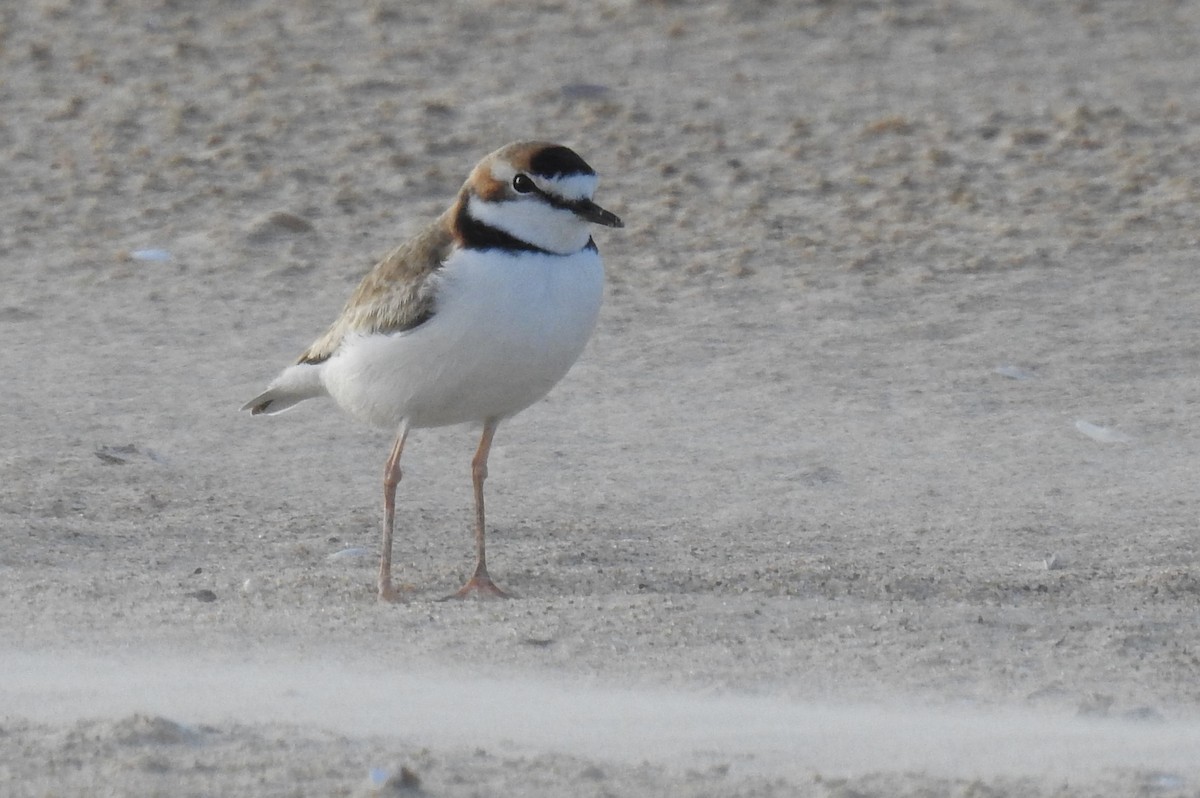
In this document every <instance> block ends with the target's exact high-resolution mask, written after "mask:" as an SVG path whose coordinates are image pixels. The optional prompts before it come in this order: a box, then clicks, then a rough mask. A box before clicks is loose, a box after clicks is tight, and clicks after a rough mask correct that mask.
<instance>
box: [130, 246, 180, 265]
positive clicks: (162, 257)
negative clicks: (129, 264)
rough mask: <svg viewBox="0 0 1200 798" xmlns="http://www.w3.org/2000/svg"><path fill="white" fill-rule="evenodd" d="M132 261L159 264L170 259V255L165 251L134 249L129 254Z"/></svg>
mask: <svg viewBox="0 0 1200 798" xmlns="http://www.w3.org/2000/svg"><path fill="white" fill-rule="evenodd" d="M129 257H131V258H133V259H134V260H142V261H151V262H157V263H161V262H163V261H168V260H170V259H171V253H170V252H169V251H167V250H165V249H135V250H133V251H132V252H130V253H129Z"/></svg>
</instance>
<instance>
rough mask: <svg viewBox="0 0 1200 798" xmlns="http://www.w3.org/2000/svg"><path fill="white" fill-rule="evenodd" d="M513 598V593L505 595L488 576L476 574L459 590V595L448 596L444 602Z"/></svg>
mask: <svg viewBox="0 0 1200 798" xmlns="http://www.w3.org/2000/svg"><path fill="white" fill-rule="evenodd" d="M512 597H513V596H512V594H511V593H505V592H504V591H503V590H501V589H500V588H498V587H497V586H496V583H495V582H493V581H492V578H491V577H490V576H488V575H487V574H482V575H479V574H476V575H475V576H472V577H471V578H470V579H468V580H467V583H466V584H465V585H463V586H462V587H461V588H459V590H458V592H457V593H454V594H452V595H449V596H446V598H444V599H442V601H450V600H451V599H465V598H481V599H507V598H512Z"/></svg>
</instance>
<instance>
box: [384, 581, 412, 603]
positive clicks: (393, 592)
mask: <svg viewBox="0 0 1200 798" xmlns="http://www.w3.org/2000/svg"><path fill="white" fill-rule="evenodd" d="M415 589H416V588H414V587H413V586H412V585H393V584H392V583H391V581H390V580H389V581H387V582H381V583H380V585H379V600H380V601H385V602H387V603H389V604H406V603H407V602H408V596H409V594H411V593H412V592H413V591H414V590H415Z"/></svg>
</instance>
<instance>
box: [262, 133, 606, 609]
mask: <svg viewBox="0 0 1200 798" xmlns="http://www.w3.org/2000/svg"><path fill="white" fill-rule="evenodd" d="M597 180H598V178H597V175H596V172H595V170H594V169H592V167H591V166H589V165H588V163H587V162H586V161H585V160H584V159H583V158H581V157H580V156H579V155H578V154H577V153H576V152H575V151H574V150H572V149H570V148H569V147H566V146H564V145H561V144H556V143H552V142H546V141H517V142H513V143H511V144H508V145H505V146H503V147H501V148H500V149H498V150H496V151H494V152H492V153H490V154H489V155H487V156H486V157H484V158H483V160H481V161H480V162H479V163H478V164H477V165H476V166H475V167H474V169H472V170H471V172H470V174H469V175H468V177H467V179H466V182H465V183H464V184H463V185H462V188H461V189H460V190H459V192H458V194H457V195H456V197H455V199H454V201H453V202H452V203H451V204H450V207H449V208H448V209H447V210H446V211H445V212H443V213H442V214H441V215H440V216H438V218H437V219H436V220H434V221H433V222H431V223H429V224H428V225H427V226H426V227H424V228H423V229H422V230H420V231H419V232H418V233H416V235H414V236H412V237H411V238H410V239H408V240H407V241H405V242H404V243H402V244H401V245H400V246H398V247H397V248H395V249H394V250H392V251H391V252H390V253H389V254H388V255H386V256H385V257H384V258H383V259H382V260H380V261H379V262H378V263H377V264H376V265H375V266H374V268H372V269H371V271H370V272H368V273H367V274H366V276H365V277H363V279H362V281H361V282H360V283H359V284H358V287H357V288H356V289H355V290H354V292H353V293H352V294H351V296H350V298H349V300H347V302H346V304H345V306H344V308H343V309H342V312H341V314H340V315H339V316H338V317H337V319H336V320H335V321H334V322H333V324H332V325H330V327H329V328H328V329H327V330H326V331H325V333H324V334H323V335H321V336H320V337H319V338H317V339H316V341H314V342H313V344H312V345H311V346H309V347H308V349H306V350H304V352H303V353H302V354H301V355H300V357H299V359H298V360H297V361H296V363H295V364H293V365H291V366H288V367H287V368H285V369H283V371H282V372H280V373H279V375H278V376H277V377H276V378H275V379H274V380H273V381H272V382H271V383H270V384H269V385H268V386H267V389H266V390H265V391H263V392H262V393H260V394H259V395H258V396H256V397H254V398H253V399H251V400H250V401H249V402H247V403H246V404H245V405H244V406H243V407H242V410H248V411H250V412H251V413H252V414H254V415H260V414H262V415H275V414H277V413H281V412H283V411H285V410H288V409H290V408H292V407H293V406H294V405H296V404H298V403H299V402H303V401H305V400H307V399H313V398H317V397H329V398H331V399H332V400H333V402H334V403H335V404H336V405H337V406H338V407H339V408H341V409H342V410H343V411H345V412H346V413H348V414H349V415H350V416H352V417H354V418H355V419H357V420H359V421H363V422H366V423H368V424H371V425H374V426H377V427H382V428H384V429H389V430H394V431H395V436H396V437H395V442H394V444H393V445H392V449H391V453H390V454H389V456H388V458H387V461H386V463H385V465H384V478H383V541H382V548H381V552H380V562H379V576H378V581H377V588H378V598H379V599H380V600H381V601H402V600H404V596H403V594H402V592H401V591H400V590H399V589H398V588H397V587H396V586H395V585H394V584H393V582H392V541H393V537H394V532H395V512H396V489H397V486H398V485H399V483H400V480H401V476H402V473H401V469H400V457H401V455H402V454H403V452H404V446H405V443H406V441H407V440H408V436H409V433H410V432H411V431H412V430H414V429H422V428H429V427H442V426H450V425H457V424H481V425H482V434H481V435H480V438H479V445H478V446H477V447H476V449H475V454H474V457H473V458H472V459H471V482H472V488H473V493H474V511H475V512H474V542H475V570H474V572H473V574H472V575H471V577H470V578H469V579H468V580H467V582H466V583H465V584H464V585H463V587H462V588H461V589H460V590H458V591H457V592H456V593H454V594H452V595H451V596H447V598H468V597H478V598H509V597H511V594H509V593H507V592H506V591H504V590H502V589H501V588H500V587H499V586H498V585H496V583H495V582H494V581H493V580H492V577H491V575H490V574H489V572H488V567H487V558H486V546H485V525H484V524H485V517H484V501H483V485H484V480H486V479H487V475H488V467H487V463H488V453H489V451H490V449H491V446H492V440H493V437H494V436H495V434H496V430H497V428H498V426H499V425H500V423H501V422H503V421H505V420H506V419H509V418H511V417H512V416H514V415H516V414H517V413H519V412H521V411H522V410H524V409H525V408H527V407H529V406H530V405H532V404H533V403H534V402H537V401H538V400H540V399H541V398H542V397H544V396H545V395H546V394H547V393H549V391H550V389H551V388H553V387H554V386H555V384H557V383H558V381H559V380H560V379H562V377H563V376H564V375H565V374H566V373H567V371H568V370H569V369H570V368H571V366H572V365H573V364H574V363H575V361H576V360H577V359H578V358H579V355H580V354H581V353H582V352H583V349H584V346H585V345H586V344H587V342H588V339H589V338H590V337H591V334H592V331H593V330H594V328H595V326H596V321H597V318H598V316H599V312H600V306H601V301H602V299H603V294H604V266H603V263H602V261H601V259H600V254H599V250H598V249H597V247H596V243H595V241H594V240H593V238H592V234H591V233H592V230H593V225H601V226H604V227H611V228H619V227H623V226H624V224H623V223H622V221H621V219H620V218H619V217H618V216H617V215H616V214H614V213H612V212H610V211H607V210H605V209H604V208H602V207H600V206H599V205H598V204H596V202H594V201H593V199H592V197H593V195H594V193H595V191H596V187H597Z"/></svg>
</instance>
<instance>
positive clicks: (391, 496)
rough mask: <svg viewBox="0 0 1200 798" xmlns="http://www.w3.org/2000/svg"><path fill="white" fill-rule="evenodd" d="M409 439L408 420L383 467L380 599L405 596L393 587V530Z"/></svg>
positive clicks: (398, 598) (393, 599)
mask: <svg viewBox="0 0 1200 798" xmlns="http://www.w3.org/2000/svg"><path fill="white" fill-rule="evenodd" d="M407 439H408V421H407V420H405V421H403V422H402V423H401V424H400V432H399V433H397V435H396V443H395V445H394V446H392V453H391V455H390V456H389V457H388V460H387V465H386V466H384V469H383V552H382V553H381V554H380V556H379V600H380V601H401V600H402V599H403V596H402V595H401V594H400V592H399V591H398V590H396V589H395V588H394V587H392V530H393V529H394V528H395V523H396V486H397V485H399V484H400V455H401V454H402V453H403V452H404V441H405V440H407Z"/></svg>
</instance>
